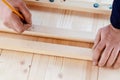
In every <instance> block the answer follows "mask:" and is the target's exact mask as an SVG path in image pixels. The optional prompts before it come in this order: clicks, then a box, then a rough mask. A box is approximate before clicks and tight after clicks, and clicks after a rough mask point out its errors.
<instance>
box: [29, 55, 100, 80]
mask: <svg viewBox="0 0 120 80" xmlns="http://www.w3.org/2000/svg"><path fill="white" fill-rule="evenodd" d="M97 73H98V68H95V67H94V68H93V66H92V65H91V62H88V61H83V60H75V59H67V58H62V57H52V56H40V55H39V56H38V55H34V57H33V63H32V66H31V71H30V76H29V80H40V79H41V80H73V79H75V80H97V75H98V74H97ZM92 75H94V76H92Z"/></svg>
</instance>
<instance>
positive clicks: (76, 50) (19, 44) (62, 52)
mask: <svg viewBox="0 0 120 80" xmlns="http://www.w3.org/2000/svg"><path fill="white" fill-rule="evenodd" d="M0 44H1V45H0V48H1V49H8V50H15V51H23V52H29V53H38V54H46V55H54V56H62V57H69V58H77V59H85V60H92V50H91V49H90V48H82V47H73V46H64V45H57V44H50V43H43V42H37V41H29V40H21V39H13V38H6V37H0Z"/></svg>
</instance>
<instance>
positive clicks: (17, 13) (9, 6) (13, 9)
mask: <svg viewBox="0 0 120 80" xmlns="http://www.w3.org/2000/svg"><path fill="white" fill-rule="evenodd" d="M2 2H3V3H4V4H5V5H6V6H8V8H9V9H10V10H12V11H13V12H14V13H15V14H16V15H18V16H19V17H20V18H21V19H22V20H24V17H23V16H22V15H21V14H20V13H19V12H18V11H17V10H16V9H15V8H14V7H13V6H12V5H10V4H9V3H8V2H7V1H6V0H2Z"/></svg>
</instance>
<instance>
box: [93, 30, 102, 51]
mask: <svg viewBox="0 0 120 80" xmlns="http://www.w3.org/2000/svg"><path fill="white" fill-rule="evenodd" d="M100 40H101V29H100V30H99V31H98V33H97V35H96V38H95V41H94V46H93V48H92V49H95V47H96V46H97V44H98V43H99V42H100Z"/></svg>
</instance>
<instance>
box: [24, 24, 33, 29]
mask: <svg viewBox="0 0 120 80" xmlns="http://www.w3.org/2000/svg"><path fill="white" fill-rule="evenodd" d="M31 26H32V25H30V24H24V30H27V29H29V28H30V27H31Z"/></svg>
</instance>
